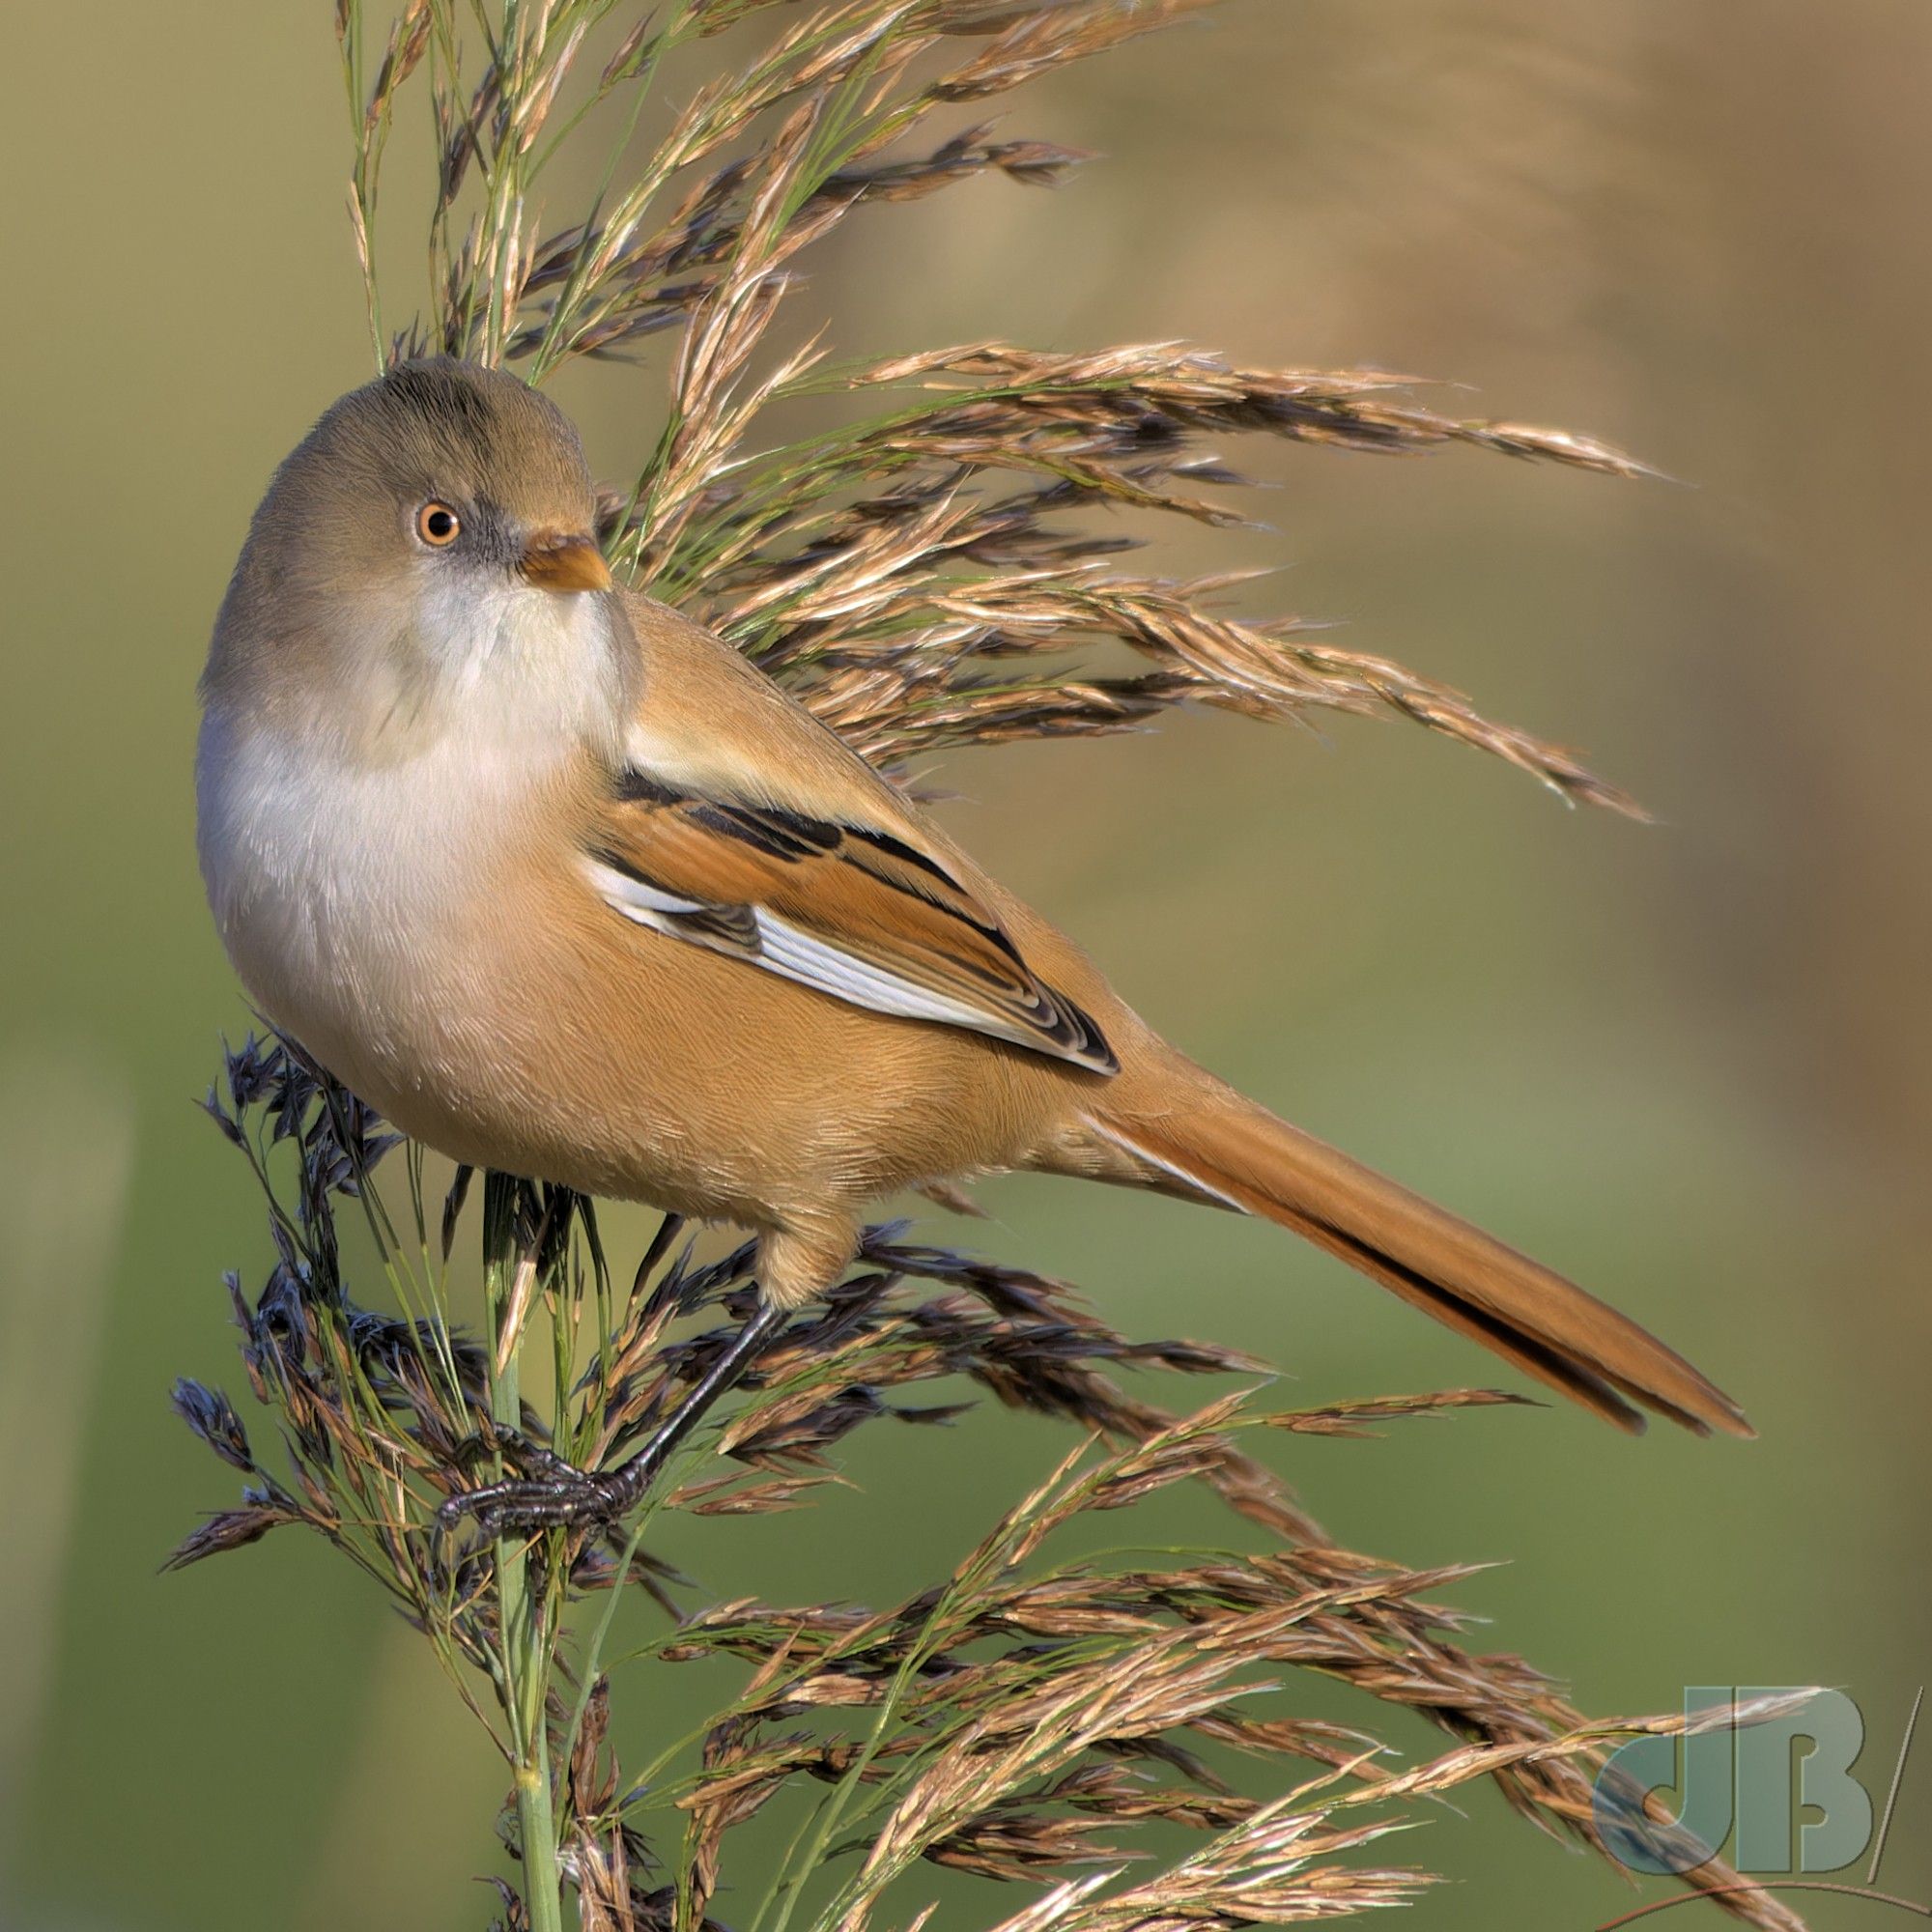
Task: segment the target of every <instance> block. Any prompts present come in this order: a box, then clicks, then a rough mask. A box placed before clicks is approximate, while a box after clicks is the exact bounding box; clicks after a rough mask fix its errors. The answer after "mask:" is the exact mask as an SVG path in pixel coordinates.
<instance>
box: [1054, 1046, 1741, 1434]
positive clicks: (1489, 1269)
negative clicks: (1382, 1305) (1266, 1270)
mask: <svg viewBox="0 0 1932 1932" xmlns="http://www.w3.org/2000/svg"><path fill="white" fill-rule="evenodd" d="M1169 1051H1171V1049H1170V1050H1169ZM1162 1070H1163V1072H1164V1073H1165V1074H1166V1075H1167V1076H1168V1077H1167V1078H1165V1079H1162V1080H1160V1081H1159V1082H1158V1083H1152V1084H1151V1083H1148V1082H1145V1081H1142V1080H1135V1079H1132V1078H1131V1077H1130V1076H1129V1077H1126V1078H1123V1079H1122V1080H1121V1081H1120V1083H1119V1084H1118V1087H1113V1086H1110V1087H1109V1088H1108V1089H1106V1090H1103V1092H1102V1093H1101V1094H1099V1095H1096V1100H1097V1101H1098V1104H1097V1105H1096V1106H1095V1107H1094V1110H1093V1112H1092V1113H1091V1114H1090V1115H1089V1117H1088V1123H1089V1126H1090V1128H1091V1129H1092V1131H1093V1132H1094V1134H1095V1136H1096V1137H1097V1138H1099V1139H1100V1140H1102V1141H1103V1142H1106V1143H1108V1144H1109V1145H1111V1146H1112V1147H1113V1148H1114V1149H1116V1150H1118V1151H1120V1152H1121V1153H1122V1154H1124V1155H1126V1156H1127V1157H1128V1160H1129V1162H1130V1163H1133V1164H1135V1165H1136V1166H1137V1168H1138V1172H1136V1173H1134V1174H1132V1175H1131V1177H1130V1176H1129V1175H1127V1174H1120V1175H1118V1176H1116V1177H1114V1178H1120V1179H1128V1178H1132V1179H1138V1180H1139V1181H1140V1182H1141V1183H1142V1184H1146V1185H1152V1186H1157V1187H1158V1186H1165V1187H1170V1188H1175V1191H1179V1192H1182V1193H1192V1194H1205V1195H1207V1196H1208V1197H1210V1198H1212V1199H1214V1200H1216V1201H1218V1202H1220V1203H1222V1204H1224V1205H1225V1206H1228V1207H1231V1208H1240V1209H1243V1210H1245V1211H1246V1212H1248V1213H1252V1214H1261V1215H1264V1216H1265V1217H1266V1218H1267V1219H1268V1220H1270V1221H1275V1222H1278V1223H1280V1225H1281V1226H1282V1227H1284V1228H1291V1229H1293V1231H1294V1233H1296V1234H1297V1235H1300V1236H1304V1237H1305V1238H1306V1239H1308V1240H1310V1241H1313V1242H1314V1243H1315V1244H1316V1246H1318V1247H1321V1248H1325V1249H1327V1250H1328V1252H1329V1253H1330V1254H1332V1255H1336V1256H1339V1257H1340V1258H1341V1259H1342V1260H1343V1261H1345V1262H1347V1263H1348V1264H1350V1266H1351V1267H1355V1268H1359V1269H1360V1270H1361V1272H1362V1273H1363V1274H1365V1275H1368V1276H1369V1277H1370V1278H1371V1279H1372V1280H1375V1281H1378V1282H1380V1283H1381V1285H1382V1286H1383V1287H1384V1288H1386V1289H1389V1290H1391V1291H1392V1292H1393V1293H1396V1294H1399V1295H1401V1297H1402V1298H1403V1299H1404V1300H1405V1301H1406V1302H1408V1303H1409V1304H1410V1305H1411V1306H1412V1307H1416V1308H1420V1309H1422V1310H1423V1311H1424V1312H1425V1313H1426V1314H1429V1315H1433V1316H1434V1317H1435V1319H1436V1321H1441V1322H1443V1323H1445V1324H1446V1325H1447V1326H1449V1327H1451V1328H1454V1329H1457V1330H1459V1331H1460V1332H1461V1333H1463V1334H1464V1335H1468V1336H1472V1337H1473V1338H1474V1339H1475V1340H1476V1341H1478V1342H1481V1343H1482V1344H1483V1346H1484V1347H1485V1348H1488V1349H1492V1350H1494V1351H1495V1352H1496V1353H1497V1354H1498V1355H1500V1356H1502V1357H1503V1359H1504V1360H1505V1361H1509V1362H1514V1363H1515V1364H1516V1365H1517V1366H1518V1367H1519V1368H1520V1369H1523V1370H1525V1371H1527V1372H1528V1373H1529V1374H1530V1375H1532V1376H1535V1377H1537V1378H1539V1379H1541V1380H1543V1381H1545V1382H1548V1384H1549V1385H1550V1386H1551V1387H1552V1388H1556V1389H1560V1390H1561V1391H1562V1392H1563V1393H1564V1394H1565V1395H1567V1396H1569V1397H1571V1398H1572V1399H1573V1400H1574V1401H1577V1402H1579V1403H1581V1404H1582V1405H1583V1406H1585V1407H1586V1408H1591V1409H1594V1410H1595V1411H1596V1412H1597V1413H1598V1414H1599V1415H1602V1416H1604V1417H1605V1418H1606V1419H1607V1420H1609V1421H1611V1422H1614V1423H1615V1424H1616V1425H1617V1426H1618V1427H1619V1428H1621V1429H1627V1430H1630V1431H1631V1432H1632V1433H1633V1434H1634V1433H1636V1432H1639V1431H1641V1429H1642V1428H1643V1425H1644V1417H1643V1415H1642V1414H1641V1413H1640V1411H1639V1409H1638V1408H1637V1407H1634V1406H1633V1404H1641V1405H1642V1406H1644V1407H1647V1408H1652V1409H1655V1410H1656V1411H1657V1412H1658V1413H1659V1414H1660V1415H1664V1416H1668V1417H1669V1418H1670V1420H1671V1421H1672V1422H1677V1423H1681V1424H1682V1425H1683V1426H1684V1427H1685V1428H1686V1429H1691V1430H1694V1431H1696V1433H1697V1434H1698V1435H1709V1434H1710V1432H1711V1431H1712V1430H1713V1429H1721V1430H1723V1431H1725V1432H1726V1433H1727V1434H1729V1435H1753V1434H1755V1432H1754V1431H1753V1430H1752V1428H1751V1426H1750V1424H1749V1423H1748V1422H1747V1421H1746V1420H1745V1416H1744V1411H1743V1410H1742V1409H1740V1408H1739V1407H1738V1406H1737V1404H1736V1403H1734V1402H1733V1401H1732V1400H1731V1399H1730V1397H1729V1396H1727V1395H1725V1394H1724V1392H1723V1391H1722V1390H1721V1389H1719V1388H1718V1387H1716V1386H1715V1385H1714V1384H1713V1383H1712V1382H1710V1381H1709V1380H1707V1379H1706V1378H1704V1377H1703V1376H1701V1375H1699V1374H1698V1372H1697V1371H1696V1370H1695V1369H1693V1368H1692V1367H1691V1366H1690V1363H1689V1362H1687V1361H1686V1360H1685V1359H1684V1358H1683V1356H1681V1355H1679V1354H1677V1353H1675V1352H1674V1351H1673V1350H1669V1349H1666V1348H1665V1347H1664V1346H1663V1344H1662V1342H1660V1341H1658V1339H1657V1338H1656V1337H1655V1336H1654V1335H1651V1334H1648V1333H1646V1332H1645V1331H1644V1330H1643V1329H1642V1328H1639V1327H1638V1326H1637V1324H1636V1323H1635V1322H1634V1321H1631V1320H1629V1319H1628V1318H1627V1317H1625V1316H1622V1315H1619V1314H1618V1313H1617V1311H1616V1310H1615V1309H1614V1308H1611V1307H1608V1306H1607V1305H1605V1303H1604V1302H1601V1301H1599V1300H1598V1299H1597V1298H1596V1296H1595V1295H1592V1294H1586V1293H1584V1292H1583V1290H1582V1289H1580V1288H1578V1287H1577V1286H1576V1284H1575V1283H1573V1282H1569V1281H1565V1280H1564V1278H1563V1277H1562V1276H1561V1275H1559V1274H1554V1273H1552V1272H1551V1271H1550V1270H1549V1269H1548V1268H1547V1267H1544V1266H1543V1265H1542V1264H1540V1263H1537V1262H1533V1261H1531V1260H1530V1259H1529V1257H1528V1256H1527V1255H1522V1254H1519V1253H1518V1252H1517V1251H1516V1249H1514V1248H1511V1247H1507V1246H1505V1245H1504V1244H1503V1243H1502V1242H1501V1241H1498V1240H1494V1239H1492V1237H1491V1236H1488V1235H1486V1234H1484V1233H1483V1232H1482V1231H1481V1229H1479V1228H1473V1227H1471V1226H1470V1225H1469V1223H1468V1222H1466V1221H1461V1220H1458V1219H1457V1217H1456V1216H1455V1215H1453V1214H1451V1213H1449V1212H1447V1211H1446V1210H1445V1209H1443V1208H1438V1207H1436V1206H1435V1204H1434V1203H1433V1202H1430V1201H1425V1200H1424V1199H1423V1198H1422V1197H1421V1196H1420V1195H1419V1194H1411V1193H1410V1192H1409V1191H1408V1189H1407V1188H1406V1187H1401V1186H1398V1185H1397V1183H1396V1182H1394V1181H1393V1180H1389V1179H1385V1178H1384V1177H1383V1176H1381V1175H1379V1174H1378V1173H1376V1172H1375V1170H1374V1169H1373V1168H1368V1167H1364V1166H1363V1165H1362V1164H1361V1163H1360V1162H1359V1161H1355V1160H1350V1158H1349V1156H1348V1155H1347V1154H1345V1153H1342V1152H1340V1151H1337V1150H1336V1149H1334V1148H1332V1147H1329V1146H1328V1145H1327V1144H1326V1143H1325V1142H1323V1141H1319V1140H1317V1139H1316V1138H1315V1136H1314V1135H1312V1134H1305V1133H1303V1132H1302V1131H1301V1130H1300V1129H1299V1128H1298V1127H1292V1126H1290V1125H1289V1124H1288V1123H1287V1122H1285V1121H1280V1120H1277V1119H1276V1118H1275V1117H1274V1115H1272V1114H1270V1113H1268V1112H1267V1111H1266V1109H1265V1108H1263V1107H1259V1106H1257V1105H1255V1103H1254V1102H1253V1101H1251V1100H1247V1099H1244V1098H1243V1097H1242V1096H1241V1095H1240V1094H1236V1092H1235V1091H1234V1089H1232V1088H1230V1087H1226V1086H1224V1085H1223V1084H1222V1083H1221V1082H1220V1081H1218V1080H1215V1079H1213V1078H1212V1077H1211V1076H1210V1075H1208V1074H1206V1073H1204V1072H1203V1071H1202V1069H1201V1068H1199V1067H1197V1066H1195V1065H1192V1063H1191V1062H1187V1061H1184V1060H1182V1059H1181V1058H1180V1056H1179V1055H1178V1054H1176V1055H1174V1056H1173V1060H1172V1061H1171V1062H1170V1063H1169V1065H1167V1066H1166V1067H1164V1068H1163V1069H1162ZM1154 1085H1157V1091H1158V1099H1157V1100H1153V1099H1152V1098H1151V1093H1152V1091H1153V1086H1154ZM1141 1096H1148V1097H1149V1104H1145V1105H1136V1104H1135V1102H1136V1099H1137V1098H1139V1097H1141ZM1176 1183H1179V1186H1178V1188H1176V1187H1175V1184H1176ZM1626 1398H1628V1400H1627V1399H1626Z"/></svg>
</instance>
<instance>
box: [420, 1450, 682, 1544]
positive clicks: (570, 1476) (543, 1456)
mask: <svg viewBox="0 0 1932 1932" xmlns="http://www.w3.org/2000/svg"><path fill="white" fill-rule="evenodd" d="M523 1460H524V1461H525V1462H526V1464H527V1465H528V1469H529V1473H527V1474H526V1475H524V1476H520V1477H517V1478H515V1479H514V1480H511V1481H507V1482H501V1483H488V1484H485V1485H484V1487H483V1488H481V1489H476V1490H465V1491H463V1492H460V1493H459V1494H456V1495H453V1496H449V1497H447V1498H446V1499H445V1500H444V1501H443V1503H442V1505H441V1507H440V1509H438V1511H437V1513H436V1520H437V1522H438V1525H439V1526H440V1528H441V1529H443V1530H444V1531H446V1532H447V1531H454V1530H455V1529H457V1528H458V1527H460V1525H461V1524H462V1522H463V1520H464V1518H465V1517H474V1518H475V1520H476V1524H477V1527H478V1528H479V1529H481V1530H482V1531H483V1533H484V1535H486V1536H502V1535H504V1534H506V1533H514V1534H521V1535H533V1534H535V1533H537V1532H538V1531H541V1530H546V1529H578V1528H582V1527H585V1526H590V1527H594V1528H598V1529H609V1528H611V1526H612V1525H613V1524H615V1523H616V1522H618V1521H619V1520H621V1519H622V1518H623V1517H624V1515H625V1514H626V1512H627V1511H629V1510H631V1509H633V1508H635V1507H636V1505H637V1504H638V1503H639V1502H640V1501H641V1500H642V1499H643V1497H644V1494H645V1493H646V1492H647V1491H648V1490H649V1489H650V1486H651V1483H652V1480H653V1479H654V1478H655V1476H656V1475H657V1472H658V1467H659V1466H660V1463H659V1459H656V1458H651V1457H649V1456H648V1451H646V1453H645V1454H642V1455H639V1456H635V1457H633V1458H632V1460H631V1461H630V1462H628V1463H624V1464H623V1466H622V1467H621V1468H617V1469H612V1470H591V1469H578V1468H573V1467H572V1466H571V1464H570V1463H566V1462H565V1461H564V1460H563V1458H562V1457H560V1456H556V1455H553V1454H552V1452H551V1451H550V1450H548V1449H541V1448H538V1447H537V1446H536V1445H535V1444H528V1445H526V1447H525V1450H524V1458H523Z"/></svg>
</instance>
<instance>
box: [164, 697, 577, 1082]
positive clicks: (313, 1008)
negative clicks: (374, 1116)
mask: <svg viewBox="0 0 1932 1932" xmlns="http://www.w3.org/2000/svg"><path fill="white" fill-rule="evenodd" d="M541 789H542V774H541V769H540V768H539V769H537V770H535V771H533V770H532V769H531V768H530V767H529V765H528V763H527V761H526V760H522V759H516V760H512V759H509V758H497V757H493V756H491V755H490V754H489V751H488V748H481V749H479V747H478V746H477V745H476V744H475V743H473V742H460V741H458V740H457V739H455V738H454V737H444V738H442V739H440V740H439V741H438V742H436V743H433V744H430V745H427V746H424V747H421V748H418V749H415V750H413V751H412V753H410V754H409V755H407V756H403V757H398V758H395V759H391V760H380V761H370V760H367V759H363V758H359V757H355V756H344V755H342V754H340V753H338V752H337V751H336V750H335V749H334V748H332V747H327V746H320V745H315V744H311V743H306V742H302V741H299V740H292V739H291V738H289V737H288V736H286V735H284V734H281V733H279V732H276V731H273V730H264V729H260V728H256V729H241V728H237V727H236V726H234V725H232V724H231V723H230V722H229V721H227V720H225V719H223V718H222V717H221V716H220V715H219V714H218V713H214V712H211V714H210V715H209V717H208V719H207V720H206V721H205V723H204V725H203V729H202V737H201V746H200V753H199V758H198V764H197V783H196V791H197V808H198V836H199V844H200V851H201V865H202V873H203V877H204V879H205V880H206V882H207V887H208V895H209V900H210V903H211V905H212V907H213V912H214V918H215V923H216V925H217V926H218V928H219V930H220V932H221V937H222V940H223V943H224V944H225V946H226V947H227V950H228V953H229V956H230V958H231V959H232V960H233V962H234V964H235V968H236V970H237V972H238V973H239V974H240V975H241V980H242V982H243V984H244V985H245V986H246V987H247V988H248V990H249V992H250V993H251V994H252V995H253V997H254V998H255V999H256V1000H257V1001H258V1002H259V1003H260V1004H261V1005H262V1007H263V1008H264V1009H266V1011H267V1012H268V1013H269V1015H270V1018H272V1019H273V1020H274V1021H275V1022H276V1023H277V1024H278V1025H279V1026H282V1027H284V1028H286V1029H287V1030H288V1031H289V1032H291V1033H293V1034H295V1035H296V1036H297V1037H298V1038H300V1039H302V1040H303V1041H304V1043H306V1044H307V1045H309V1046H310V1047H311V1049H312V1050H313V1051H315V1052H316V1053H318V1054H319V1055H321V1056H322V1057H323V1058H324V1059H325V1061H326V1062H327V1063H328V1064H329V1065H331V1066H332V1067H333V1069H334V1070H336V1071H337V1072H338V1073H339V1074H340V1075H341V1077H343V1078H345V1079H347V1080H349V1081H350V1082H351V1084H352V1085H354V1084H355V1082H356V1080H357V1079H358V1077H359V1078H360V1079H362V1080H363V1081H364V1082H365V1083H366V1085H367V1086H368V1087H370V1088H376V1087H380V1086H381V1085H383V1084H384V1082H383V1081H382V1079H381V1078H380V1076H379V1075H378V1074H377V1073H376V1072H375V1070H374V1065H373V1063H377V1062H381V1061H384V1060H388V1059H391V1058H394V1057H397V1056H401V1057H404V1058H407V1057H409V1056H410V1055H412V1053H413V1052H415V1051H416V1050H417V1048H418V1045H419V1042H418V1040H417V1039H416V1038H415V1037H414V1036H415V1035H416V1034H417V1033H418V1031H419V1030H420V1028H421V1027H422V1026H423V1025H424V1024H425V1023H435V1022H438V1021H440V1019H441V1017H442V1016H444V1015H446V1014H447V1012H448V1011H449V1010H450V1009H451V1006H452V1001H451V994H452V991H453V988H452V985H451V983H450V982H451V980H452V977H453V976H458V977H460V976H461V975H462V974H464V973H466V972H469V971H471V970H473V957H472V952H473V949H471V948H470V947H469V946H468V945H467V944H466V942H465V939H464V937H463V935H464V932H465V930H466V927H468V926H470V925H473V922H474V920H475V918H476V916H477V909H478V907H479V905H487V904H488V902H489V899H490V897H491V895H493V893H494V892H495V891H496V882H497V879H498V877H499V876H500V874H501V872H502V869H503V867H504V864H505V860H506V857H507V855H509V854H511V853H513V852H514V851H516V850H517V849H519V847H520V846H521V845H524V844H526V843H527V842H528V840H529V838H530V836H531V833H530V827H531V822H532V820H533V818H534V815H535V812H536V807H537V801H538V799H539V797H540V796H541Z"/></svg>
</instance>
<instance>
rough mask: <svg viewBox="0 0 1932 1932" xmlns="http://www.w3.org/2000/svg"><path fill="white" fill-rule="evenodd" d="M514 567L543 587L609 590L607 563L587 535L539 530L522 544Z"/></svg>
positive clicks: (526, 578) (609, 573)
mask: <svg viewBox="0 0 1932 1932" xmlns="http://www.w3.org/2000/svg"><path fill="white" fill-rule="evenodd" d="M517 567H518V569H520V570H521V571H522V572H523V574H524V578H525V581H526V582H529V583H534V584H536V585H537V586H538V587H539V588H541V589H544V590H609V589H610V587H611V566H610V565H609V564H607V563H606V562H605V561H604V553H603V552H602V551H601V550H599V549H598V548H597V545H596V543H595V541H594V540H593V539H592V538H590V537H577V536H563V535H559V534H558V533H557V532H555V531H554V530H539V531H537V532H536V534H535V535H533V536H532V537H531V538H530V540H529V541H528V542H527V543H526V545H525V546H524V554H523V556H522V557H521V559H519V562H518V565H517Z"/></svg>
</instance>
